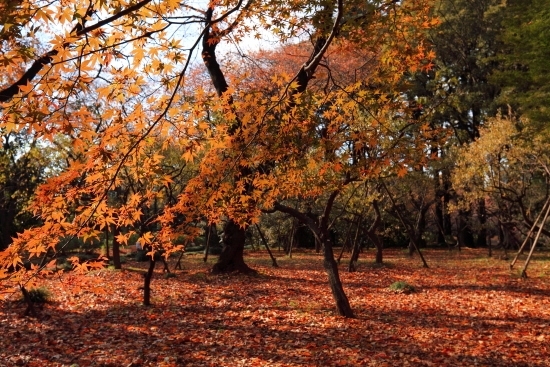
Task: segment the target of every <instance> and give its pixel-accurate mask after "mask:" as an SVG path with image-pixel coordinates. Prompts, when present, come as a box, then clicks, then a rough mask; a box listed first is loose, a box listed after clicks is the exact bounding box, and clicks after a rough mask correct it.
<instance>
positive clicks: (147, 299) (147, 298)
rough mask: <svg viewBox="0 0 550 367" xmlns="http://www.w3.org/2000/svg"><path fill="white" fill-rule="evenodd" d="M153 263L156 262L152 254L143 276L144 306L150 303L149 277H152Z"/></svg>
mask: <svg viewBox="0 0 550 367" xmlns="http://www.w3.org/2000/svg"><path fill="white" fill-rule="evenodd" d="M155 264H156V263H155V257H154V256H152V257H151V259H149V268H148V269H147V273H145V276H144V277H143V305H144V306H150V305H151V278H152V277H153V272H154V270H155Z"/></svg>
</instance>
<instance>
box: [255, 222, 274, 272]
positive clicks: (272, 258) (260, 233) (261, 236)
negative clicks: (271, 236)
mask: <svg viewBox="0 0 550 367" xmlns="http://www.w3.org/2000/svg"><path fill="white" fill-rule="evenodd" d="M256 229H257V230H258V234H259V235H260V238H261V240H262V242H263V244H264V246H265V249H266V250H267V252H268V253H269V257H270V258H271V264H272V265H273V267H274V268H278V267H279V265H278V264H277V259H275V257H274V256H273V253H272V252H271V249H270V248H269V245H268V243H267V241H266V239H265V237H264V234H263V233H262V231H261V230H260V225H258V224H256Z"/></svg>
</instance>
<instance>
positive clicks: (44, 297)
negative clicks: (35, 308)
mask: <svg viewBox="0 0 550 367" xmlns="http://www.w3.org/2000/svg"><path fill="white" fill-rule="evenodd" d="M28 293H29V298H30V300H31V302H32V303H46V302H48V301H49V300H50V299H51V293H50V291H49V290H48V289H47V288H44V287H39V288H31V289H29V290H28Z"/></svg>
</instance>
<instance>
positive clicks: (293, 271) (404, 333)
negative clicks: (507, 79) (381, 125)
mask: <svg viewBox="0 0 550 367" xmlns="http://www.w3.org/2000/svg"><path fill="white" fill-rule="evenodd" d="M275 255H276V257H277V261H278V263H279V265H280V267H279V268H273V267H271V260H270V259H269V257H268V255H267V254H266V253H265V252H249V253H247V256H246V259H247V262H248V264H250V265H251V266H252V267H253V268H255V269H257V270H258V271H259V274H258V275H257V276H244V275H232V276H214V275H211V274H209V273H208V269H209V267H210V266H211V264H212V263H211V261H209V263H207V264H204V263H203V262H202V255H199V254H196V255H188V256H185V257H184V258H183V261H182V264H183V268H184V269H183V270H176V271H175V275H176V276H175V277H170V278H169V277H164V275H163V273H162V266H160V265H157V272H156V273H155V277H154V278H153V281H152V303H153V305H152V306H149V307H145V306H142V304H141V302H142V297H143V294H142V293H143V291H142V290H140V287H141V286H142V283H143V276H142V274H141V271H140V269H144V268H145V267H146V266H147V263H137V262H127V263H125V264H124V265H123V268H124V269H123V270H121V271H116V270H111V269H103V270H99V271H94V272H92V273H89V274H87V275H85V276H78V275H76V274H73V273H71V272H68V273H64V274H62V275H60V276H55V277H54V278H51V279H49V280H43V281H42V284H43V285H44V286H45V287H47V289H49V290H50V292H51V293H52V300H51V302H50V303H47V304H46V305H44V307H43V308H42V309H41V310H39V311H38V314H39V317H38V318H31V317H22V314H23V312H24V310H25V305H24V304H23V303H21V302H15V301H13V300H11V301H10V300H2V301H0V366H72V367H76V366H80V367H83V366H113V367H114V366H127V367H130V366H135V367H137V366H230V367H236V366H550V256H549V255H550V253H549V252H538V253H536V256H535V258H534V260H533V262H532V263H531V265H530V267H529V270H528V272H527V273H528V275H529V278H528V279H522V278H521V277H519V269H521V268H522V266H523V261H521V262H518V264H517V265H516V268H515V269H514V271H512V272H511V271H510V270H509V263H510V261H505V260H501V259H498V258H497V256H495V257H493V258H489V257H487V251H486V250H477V249H475V250H474V249H463V250H462V251H461V252H458V251H456V250H454V251H452V252H449V251H446V250H435V249H429V250H424V255H425V257H426V260H427V261H428V264H429V265H430V268H428V269H426V268H423V267H422V263H421V262H420V259H419V258H418V256H415V257H413V258H409V257H408V256H407V255H406V252H404V251H403V250H385V252H384V261H385V265H383V266H374V264H373V261H372V259H373V257H374V253H373V252H372V250H369V251H367V252H365V253H363V254H361V257H362V259H361V260H360V262H359V267H358V271H357V272H355V273H348V272H347V271H345V269H346V268H347V264H344V262H343V263H342V265H341V278H342V280H343V284H344V288H345V290H346V292H347V295H348V297H349V299H350V302H351V305H352V307H353V309H354V312H355V314H356V316H357V317H356V318H355V319H346V318H343V317H340V316H338V315H337V313H336V311H335V307H334V301H333V298H332V295H331V292H330V289H329V287H328V283H327V277H326V274H325V272H324V270H323V267H322V259H321V257H320V255H318V254H315V253H312V252H298V253H294V254H293V257H292V258H288V257H287V256H286V255H284V254H283V253H278V252H275ZM496 255H498V254H496ZM214 260H215V259H214V258H212V261H214ZM174 263H175V260H174V261H173V262H172V263H171V267H170V268H171V269H173V267H174ZM396 281H405V282H407V283H408V284H410V285H412V286H414V287H415V292H412V293H409V294H406V293H393V292H392V291H390V290H389V286H390V285H391V284H392V283H394V282H396Z"/></svg>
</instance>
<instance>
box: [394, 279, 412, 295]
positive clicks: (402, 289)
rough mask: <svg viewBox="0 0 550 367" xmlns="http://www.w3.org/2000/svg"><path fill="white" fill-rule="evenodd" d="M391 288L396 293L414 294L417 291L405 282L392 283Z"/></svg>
mask: <svg viewBox="0 0 550 367" xmlns="http://www.w3.org/2000/svg"><path fill="white" fill-rule="evenodd" d="M389 288H390V290H391V291H393V292H395V293H412V292H414V291H415V290H416V289H415V288H414V287H413V286H412V285H410V284H409V283H407V282H405V281H403V280H400V281H397V282H394V283H392V284H391V285H390V287H389Z"/></svg>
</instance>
